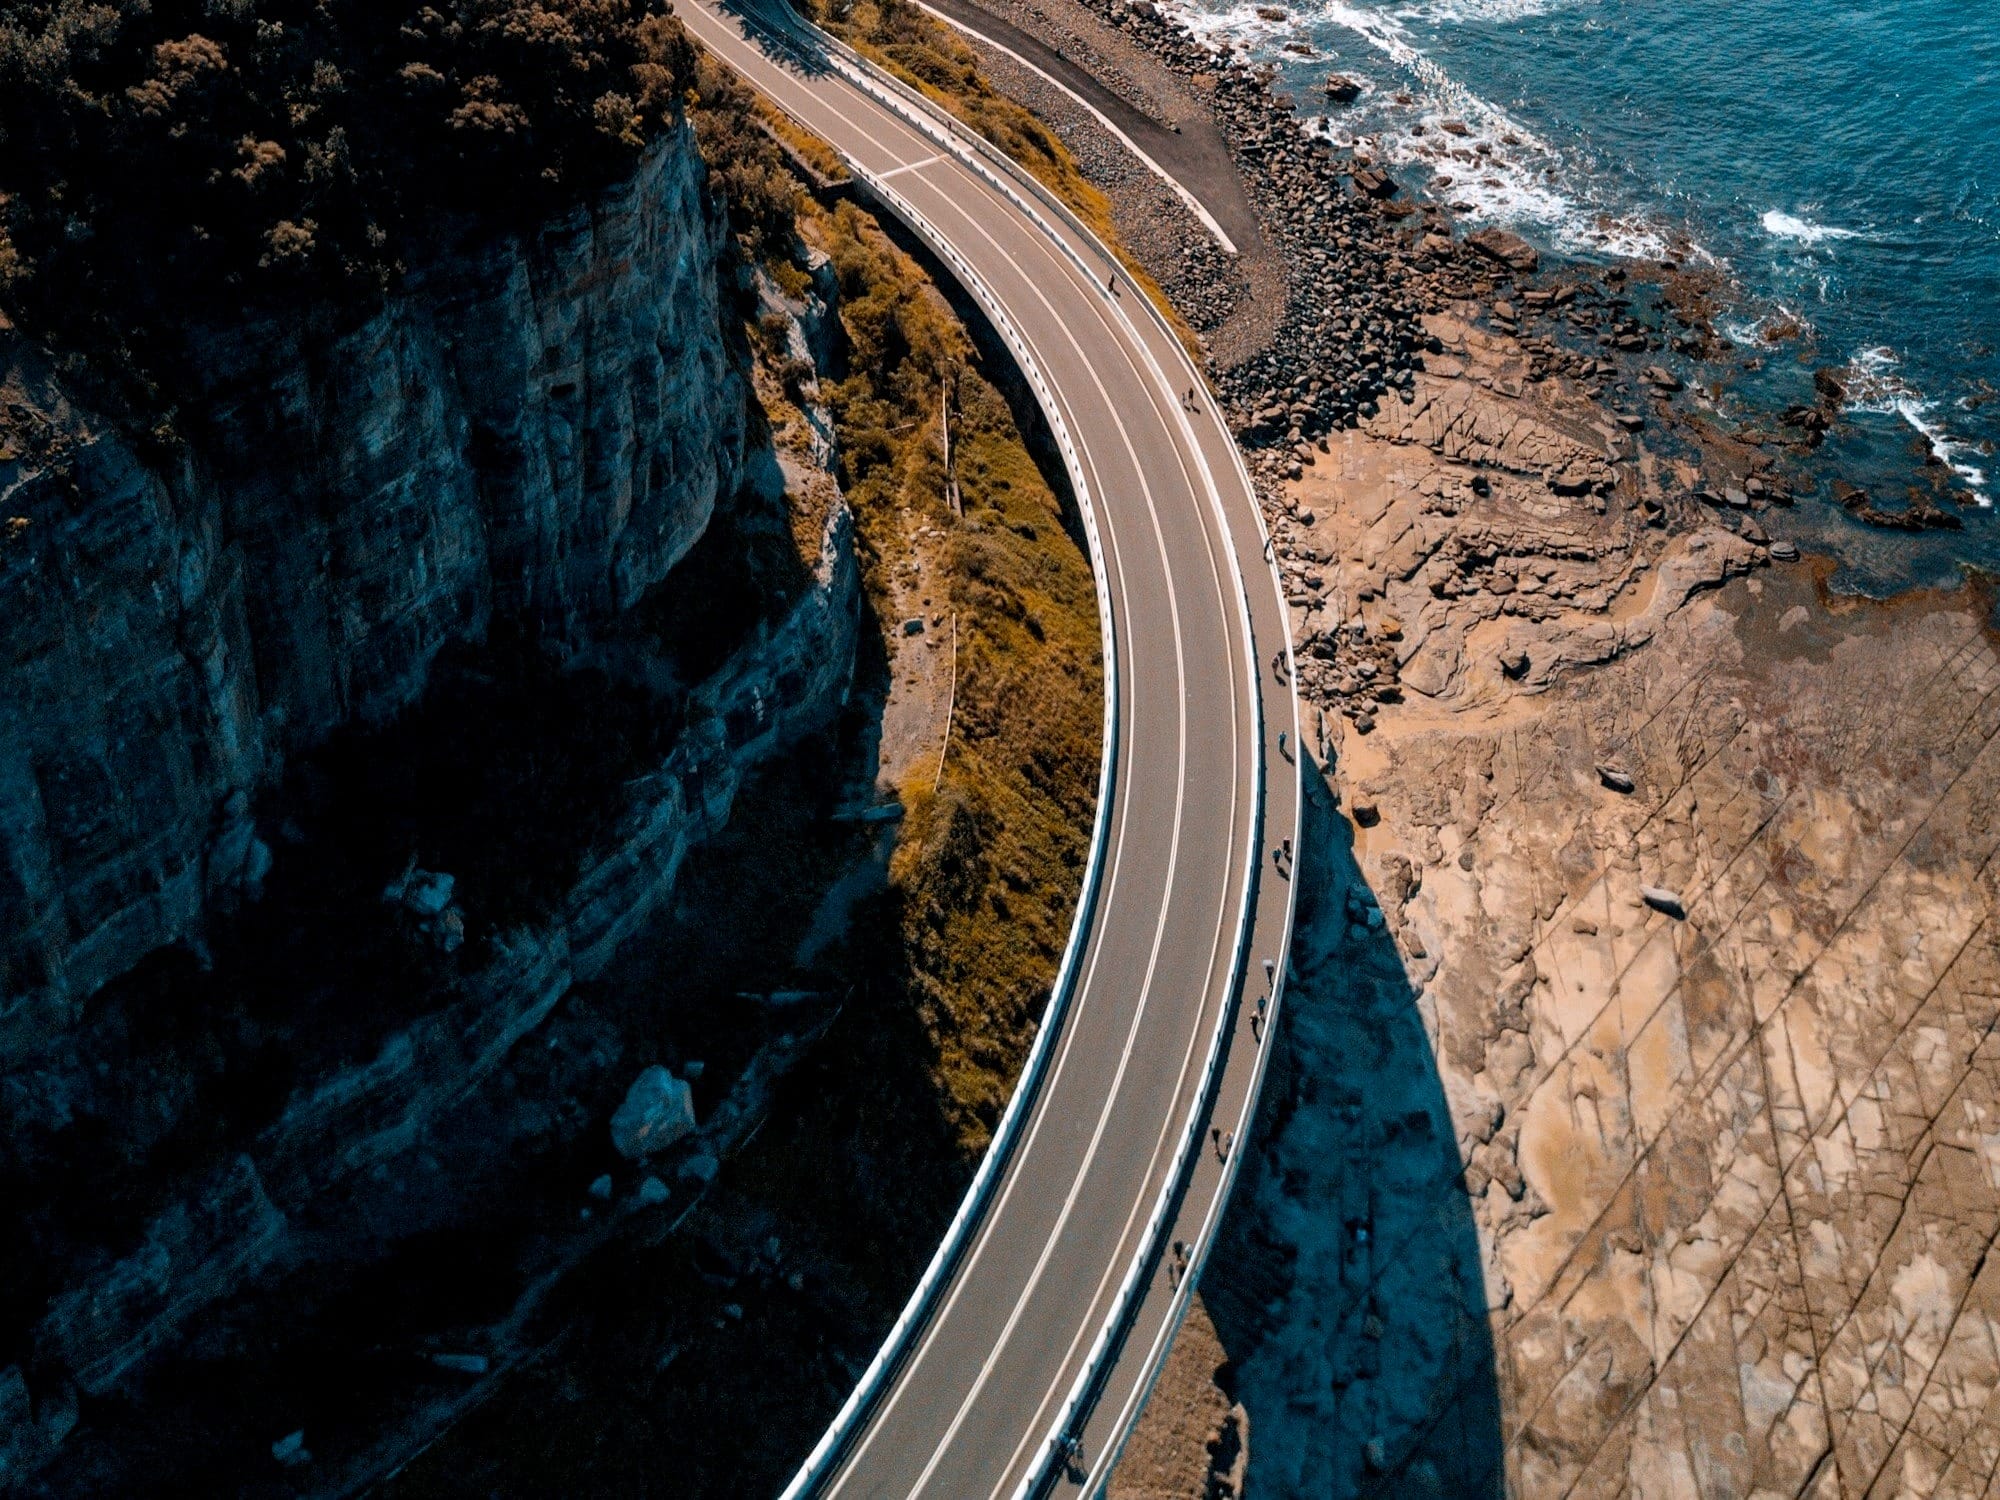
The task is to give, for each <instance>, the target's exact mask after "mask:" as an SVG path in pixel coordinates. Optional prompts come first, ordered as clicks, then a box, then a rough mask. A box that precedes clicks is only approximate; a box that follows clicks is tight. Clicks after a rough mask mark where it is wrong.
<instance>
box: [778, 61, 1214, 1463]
mask: <svg viewBox="0 0 2000 1500" xmlns="http://www.w3.org/2000/svg"><path fill="white" fill-rule="evenodd" d="M745 71H748V70H745ZM809 97H811V98H812V99H813V102H814V103H815V104H817V105H819V106H820V107H821V109H823V110H824V111H825V112H826V113H829V114H831V115H832V116H833V117H834V118H836V119H838V120H840V121H841V122H842V123H843V124H845V125H847V126H849V127H850V128H854V129H859V128H860V126H859V124H858V122H857V121H855V120H854V119H853V118H852V117H851V116H850V115H848V114H847V113H846V111H844V110H843V109H841V108H840V107H839V105H837V104H835V103H834V102H833V101H832V100H830V99H826V98H821V97H818V96H809ZM858 97H859V98H860V99H861V100H862V102H864V103H865V104H867V105H868V106H869V107H870V108H871V109H873V110H876V111H879V112H880V113H882V115H883V117H884V119H885V120H886V121H887V122H888V123H889V124H891V125H893V126H895V127H896V128H897V129H898V130H901V131H905V132H907V131H909V127H908V126H907V125H905V124H904V123H903V122H902V121H901V120H899V119H897V118H896V117H895V116H894V115H893V114H890V113H888V112H887V111H882V110H881V107H880V106H879V105H877V104H875V102H874V101H873V100H870V99H868V98H867V96H866V95H865V94H858ZM870 139H871V140H872V139H873V138H872V137H871V138H870ZM874 144H877V145H881V144H883V143H882V142H880V141H875V142H874ZM968 177H969V179H970V180H971V181H972V182H973V183H974V185H975V186H981V185H980V184H979V181H978V178H977V177H976V175H975V174H970V173H968ZM934 186H935V184H934ZM982 191H983V186H982ZM989 238H990V237H989ZM1030 243H1032V244H1035V245H1036V246H1037V247H1038V248H1040V249H1042V250H1044V251H1045V252H1050V253H1051V259H1052V260H1054V261H1055V262H1056V264H1057V265H1058V266H1062V267H1067V262H1066V261H1065V260H1063V258H1062V257H1061V256H1059V255H1055V254H1053V253H1052V252H1053V250H1054V248H1055V247H1053V246H1050V245H1048V244H1046V243H1045V242H1044V238H1043V237H1042V236H1039V235H1036V236H1031V237H1030ZM996 248H997V246H996ZM1001 253H1002V254H1003V255H1005V254H1006V252H1004V251H1003V252H1001ZM1007 258H1008V260H1009V262H1010V263H1011V264H1014V265H1015V268H1016V270H1017V271H1018V272H1019V273H1020V274H1021V275H1022V276H1023V278H1024V279H1027V273H1026V272H1025V271H1022V270H1021V269H1020V267H1019V264H1018V262H1013V261H1012V257H1011V256H1008V257H1007ZM1030 285H1031V289H1034V288H1033V285H1032V282H1031V283H1030ZM1036 295H1037V297H1038V300H1040V301H1041V302H1042V304H1043V306H1044V308H1045V309H1046V310H1047V311H1048V313H1049V315H1050V317H1051V318H1053V319H1055V321H1056V322H1057V324H1058V326H1059V327H1061V328H1062V329H1063V332H1064V334H1065V337H1066V339H1067V341H1068V342H1069V344H1070V345H1071V347H1072V349H1073V350H1074V351H1075V353H1076V354H1077V356H1078V358H1079V360H1080V361H1081V362H1082V364H1083V366H1084V368H1085V369H1086V370H1088V371H1089V372H1090V374H1091V378H1092V381H1093V383H1094V384H1096V386H1097V389H1098V393H1099V395H1100V396H1101V397H1102V398H1103V400H1104V402H1105V404H1106V407H1107V409H1109V410H1110V411H1111V412H1112V413H1113V420H1114V422H1115V421H1116V420H1117V418H1116V410H1117V408H1116V405H1115V403H1113V402H1112V401H1111V398H1110V394H1109V393H1108V392H1107V391H1105V390H1104V387H1103V384H1102V382H1100V381H1098V380H1097V377H1096V371H1095V369H1094V368H1093V367H1092V366H1091V365H1090V362H1089V360H1088V359H1087V358H1084V356H1083V352H1082V349H1081V347H1080V346H1079V345H1078V344H1077V342H1076V339H1075V336H1074V335H1073V334H1071V333H1070V332H1069V329H1068V325H1067V324H1066V323H1064V322H1063V320H1062V319H1061V317H1060V315H1058V314H1057V313H1056V311H1055V309H1054V308H1053V307H1050V306H1049V304H1048V301H1047V299H1046V298H1045V297H1041V296H1040V293H1039V291H1038V290H1037V291H1036ZM1093 310H1094V311H1097V312H1098V313H1099V316H1100V318H1101V316H1102V310H1101V309H1099V308H1095V307H1093ZM1016 331H1017V332H1018V333H1019V334H1020V336H1021V338H1022V339H1023V340H1024V341H1025V342H1027V343H1029V344H1030V345H1031V346H1032V345H1033V343H1034V341H1033V339H1032V338H1030V337H1029V335H1028V333H1027V331H1026V330H1025V329H1022V328H1020V327H1019V326H1018V325H1017V329H1016ZM1112 338H1113V344H1114V346H1115V347H1118V348H1119V349H1120V350H1121V352H1125V353H1126V354H1127V357H1128V360H1129V358H1130V351H1129V350H1126V349H1125V348H1124V345H1123V343H1122V341H1120V340H1118V339H1117V337H1116V335H1115V333H1114V334H1113V336H1112ZM1131 369H1132V373H1133V374H1134V376H1135V377H1136V378H1137V379H1138V380H1139V381H1140V383H1141V384H1142V386H1143V385H1144V384H1145V374H1144V372H1143V371H1142V370H1140V369H1139V368H1138V366H1137V364H1136V363H1135V364H1133V365H1132V366H1131ZM1054 394H1055V395H1056V398H1057V399H1063V398H1062V397H1061V396H1060V393H1054ZM1063 404H1064V405H1065V406H1069V405H1070V403H1069V402H1068V401H1067V400H1063ZM1071 410H1072V412H1074V408H1073V407H1071ZM1072 425H1073V426H1077V427H1078V429H1079V430H1081V424H1077V423H1072ZM1119 427H1120V435H1121V437H1124V439H1125V447H1126V449H1127V452H1128V454H1129V455H1130V456H1131V457H1132V460H1133V466H1134V468H1135V470H1137V472H1138V474H1139V479H1140V487H1141V490H1142V492H1143V493H1144V495H1145V497H1146V500H1145V503H1146V507H1147V511H1148V514H1149V516H1150V517H1151V519H1152V522H1153V530H1154V533H1155V540H1156V543H1157V544H1158V546H1159V548H1160V552H1161V556H1162V557H1163V558H1164V557H1165V556H1166V546H1165V538H1164V536H1162V535H1161V534H1160V527H1159V517H1158V511H1157V508H1156V507H1155V506H1154V503H1153V500H1152V492H1151V490H1150V488H1149V487H1148V486H1147V485H1146V482H1145V477H1144V470H1143V468H1142V467H1140V466H1139V464H1138V461H1137V455H1136V452H1135V451H1134V450H1133V448H1132V444H1131V440H1130V437H1129V435H1128V434H1126V433H1125V432H1124V429H1123V425H1122V423H1120V424H1119ZM1085 461H1086V462H1088V463H1089V465H1090V468H1091V470H1092V473H1093V475H1095V474H1096V473H1097V465H1096V463H1095V462H1094V461H1093V460H1090V459H1088V458H1087V457H1086V459H1085ZM1097 493H1098V494H1099V495H1100V496H1102V495H1104V494H1105V493H1106V486H1104V485H1102V484H1101V483H1100V484H1099V485H1098V487H1097ZM1117 571H1118V574H1119V583H1120V589H1121V593H1122V594H1124V595H1125V596H1128V597H1129V594H1130V589H1129V586H1128V585H1127V583H1126V579H1125V576H1124V568H1123V562H1122V555H1121V560H1120V562H1119V565H1118V568H1117ZM1167 576H1168V579H1169V584H1168V587H1169V593H1170V595H1171V593H1172V583H1171V577H1172V575H1171V570H1168V574H1167ZM1170 612H1171V615H1172V618H1173V621H1174V631H1175V656H1176V670H1177V674H1178V688H1179V691H1178V693H1177V695H1176V697H1177V707H1178V710H1179V714H1180V736H1181V758H1182V764H1181V775H1180V778H1179V782H1178V785H1177V788H1176V799H1177V800H1176V808H1175V821H1174V840H1173V847H1174V849H1175V851H1176V856H1177V854H1178V849H1179V845H1180V824H1181V822H1182V807H1183V802H1182V799H1183V798H1184V796H1185V784H1186V770H1185V749H1186V732H1187V716H1186V671H1185V654H1184V650H1185V648H1184V641H1183V640H1182V637H1181V634H1180V614H1179V607H1178V603H1177V602H1172V603H1170ZM1131 808H1132V799H1131V798H1129V797H1125V798H1122V799H1121V807H1120V816H1119V822H1120V827H1121V829H1123V828H1124V827H1126V826H1128V825H1129V822H1130V816H1131ZM1122 847H1123V839H1122V837H1121V839H1120V842H1119V848H1120V850H1121V851H1122ZM1120 868H1121V861H1120V860H1119V859H1118V857H1117V856H1114V866H1113V869H1112V871H1111V872H1110V873H1109V875H1108V877H1107V882H1106V887H1105V889H1106V894H1107V897H1108V895H1109V893H1110V892H1111V891H1112V890H1113V889H1115V887H1116V884H1117V879H1118V875H1119V871H1120ZM1169 876H1170V878H1169V887H1170V886H1171V867H1170V871H1169ZM1166 915H1167V906H1166V905H1165V904H1163V905H1162V906H1161V908H1160V918H1159V924H1158V925H1157V926H1156V943H1155V951H1156V953H1157V946H1158V933H1159V930H1160V928H1161V927H1163V926H1164V923H1165V919H1166ZM1101 954H1102V948H1101V945H1099V944H1097V943H1095V942H1093V944H1092V950H1091V960H1090V964H1089V967H1088V970H1087V972H1086V975H1085V977H1084V979H1083V981H1082V982H1081V984H1080V986H1079V989H1080V990H1081V991H1088V990H1089V989H1090V988H1091V987H1092V986H1093V985H1094V984H1095V976H1096V972H1097V966H1098V963H1099V961H1100V958H1101ZM1149 984H1150V973H1149ZM1144 1008H1145V1000H1144V999H1143V998H1142V1001H1141V1005H1140V1009H1139V1012H1138V1013H1137V1014H1138V1015H1143V1012H1144ZM1136 1019H1137V1017H1136V1016H1135V1027H1136ZM1073 1038H1074V1033H1073V1032H1072V1033H1071V1034H1070V1035H1068V1036H1065V1038H1064V1040H1063V1046H1062V1050H1061V1052H1060V1053H1059V1054H1058V1056H1057V1060H1056V1064H1055V1066H1054V1068H1053V1069H1052V1070H1051V1073H1050V1076H1049V1078H1048V1079H1047V1080H1046V1081H1045V1082H1044V1084H1043V1088H1044V1091H1045V1093H1046V1094H1050V1095H1052V1094H1053V1093H1054V1092H1055V1090H1056V1088H1057V1085H1058V1083H1059V1081H1060V1079H1061V1076H1062V1073H1063V1071H1064V1069H1065V1068H1066V1067H1067V1065H1068V1063H1069V1060H1070V1058H1071V1056H1072V1055H1073V1052H1074V1048H1073V1047H1072V1045H1071V1043H1072V1041H1073ZM1131 1051H1132V1043H1131V1040H1130V1037H1129V1036H1128V1040H1127V1043H1126V1046H1125V1049H1124V1054H1123V1057H1122V1058H1121V1065H1120V1073H1121V1075H1122V1072H1123V1066H1124V1063H1125V1062H1126V1061H1129V1059H1130V1055H1131ZM1046 1118H1047V1115H1046V1112H1044V1111H1037V1112H1036V1114H1035V1115H1034V1116H1033V1117H1032V1118H1031V1120H1030V1123H1029V1129H1028V1134H1027V1137H1026V1139H1024V1140H1023V1141H1022V1142H1021V1143H1020V1145H1019V1146H1018V1147H1017V1148H1016V1150H1017V1157H1016V1159H1017V1160H1021V1159H1025V1158H1026V1157H1027V1156H1028V1155H1029V1154H1031V1152H1032V1148H1033V1145H1034V1142H1035V1139H1036V1137H1037V1135H1038V1134H1039V1132H1040V1129H1041V1126H1042V1124H1043V1122H1044V1120H1045V1119H1046ZM1093 1155H1094V1152H1093ZM1089 1162H1090V1158H1086V1159H1085V1161H1084V1163H1083V1164H1082V1165H1081V1167H1080V1169H1079V1176H1078V1179H1077V1180H1078V1181H1079V1182H1080V1181H1081V1180H1082V1177H1083V1176H1085V1175H1087V1169H1088V1166H1089ZM1020 1176H1021V1174H1020V1173H1019V1172H1017V1171H1010V1172H1009V1174H1008V1177H1007V1180H1006V1182H1005V1183H1004V1184H1003V1186H1002V1190H1001V1194H1000V1197H999V1199H998V1200H997V1201H996V1202H995V1203H994V1205H993V1206H992V1208H991V1209H989V1210H988V1213H987V1216H986V1219H985V1222H984V1223H983V1225H982V1226H981V1229H980V1233H979V1235H978V1237H977V1238H976V1239H975V1241H974V1243H973V1244H972V1246H970V1247H969V1248H968V1250H967V1253H966V1256H965V1259H964V1261H963V1262H962V1264H961V1267H960V1270H959V1272H958V1274H957V1276H956V1277H955V1278H954V1281H953V1286H952V1288H951V1291H950V1292H949V1293H948V1295H947V1297H946V1300H945V1302H944V1304H943V1305H942V1306H941V1307H940V1308H939V1309H938V1310H937V1311H936V1312H935V1313H934V1314H933V1315H932V1317H931V1319H930V1320H929V1322H928V1325H927V1329H926V1332H925V1334H924V1336H923V1337H922V1338H921V1339H920V1340H919V1342H918V1345H917V1348H916V1349H915V1350H913V1351H912V1352H911V1354H910V1356H909V1363H908V1366H907V1368H914V1366H915V1365H916V1364H918V1363H919V1362H921V1361H922V1359H923V1358H924V1357H925V1355H926V1354H927V1353H928V1352H929V1350H930V1349H931V1348H932V1346H933V1345H934V1344H935V1342H936V1336H937V1331H938V1330H939V1329H940V1328H941V1327H942V1326H943V1325H944V1323H945V1322H946V1320H947V1319H948V1317H949V1315H950V1312H951V1309H952V1308H953V1306H954V1305H955V1304H956V1302H957V1299H958V1297H959V1295H960V1293H961V1292H962V1291H963V1290H964V1288H965V1287H966V1286H968V1285H969V1284H970V1283H971V1281H972V1279H973V1278H972V1275H971V1273H972V1270H973V1268H974V1267H975V1266H976V1265H977V1263H978V1261H979V1260H980V1259H981V1257H982V1256H983V1254H984V1252H985V1250H986V1249H987V1247H988V1245H989V1244H990V1242H991V1238H992V1234H991V1231H992V1226H993V1225H994V1224H995V1223H997V1222H999V1221H1000V1219H1001V1218H1002V1217H1003V1214H1004V1210H1005V1207H1006V1204H1007V1202H1008V1200H1009V1199H1010V1197H1011V1196H1012V1193H1013V1189H1014V1187H1015V1186H1016V1185H1017V1184H1018V1182H1019V1181H1020ZM908 1387H909V1382H908V1381H907V1380H904V1381H899V1382H898V1383H897V1384H896V1385H895V1386H894V1387H892V1388H891V1390H890V1392H889V1393H888V1395H887V1396H886V1397H884V1399H883V1403H882V1405H881V1407H880V1408H879V1410H878V1412H877V1414H876V1416H875V1418H874V1419H873V1420H872V1421H871V1422H870V1423H869V1424H868V1427H867V1428H866V1430H865V1431H864V1432H863V1434H862V1437H861V1441H860V1443H859V1444H857V1445H856V1447H855V1450H854V1452H853V1454H852V1455H851V1456H850V1457H849V1459H848V1460H847V1462H846V1463H845V1464H844V1465H843V1466H842V1474H843V1476H845V1475H847V1474H852V1473H854V1472H856V1471H857V1470H858V1468H859V1466H860V1462H861V1458H862V1456H863V1455H864V1454H865V1453H866V1452H867V1450H868V1448H869V1447H870V1446H871V1445H872V1443H873V1441H874V1439H875V1437H876V1435H877V1434H878V1433H879V1432H880V1431H881V1430H882V1429H883V1427H885V1426H886V1425H887V1423H886V1419H887V1416H888V1414H889V1413H890V1412H891V1411H892V1410H893V1409H894V1408H895V1405H896V1403H897V1401H898V1400H899V1399H900V1397H901V1395H902V1393H903V1392H904V1391H905V1390H906V1389H908ZM962 1416H963V1411H961V1418H962ZM954 1425H956V1424H954ZM948 1441H949V1440H948V1439H947V1444H948ZM942 1451H943V1446H942V1445H941V1446H940V1448H939V1450H938V1452H939V1454H940V1455H941V1454H942ZM935 1462H936V1459H935V1458H934V1459H933V1466H934V1465H935ZM927 1472H928V1471H927ZM839 1483H840V1481H838V1480H837V1481H836V1485H838V1484H839ZM919 1487H921V1481H920V1482H919Z"/></svg>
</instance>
